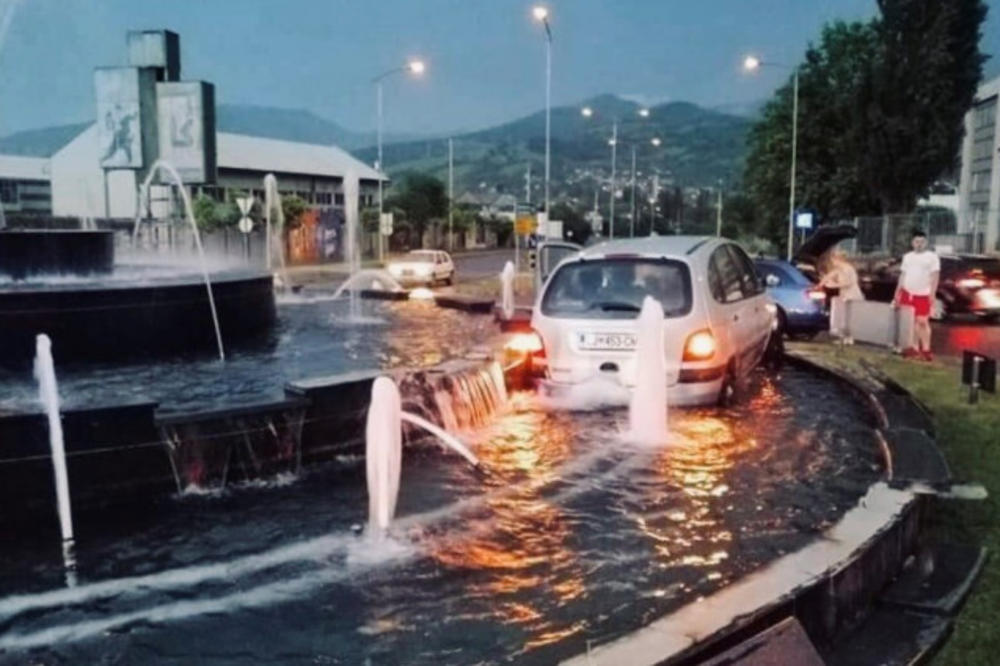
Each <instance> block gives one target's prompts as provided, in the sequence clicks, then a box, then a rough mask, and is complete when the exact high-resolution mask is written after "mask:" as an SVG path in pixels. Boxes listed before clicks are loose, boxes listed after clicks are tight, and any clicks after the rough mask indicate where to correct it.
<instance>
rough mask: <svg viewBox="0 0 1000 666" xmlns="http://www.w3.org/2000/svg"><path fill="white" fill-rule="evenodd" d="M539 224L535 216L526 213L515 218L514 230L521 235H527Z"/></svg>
mask: <svg viewBox="0 0 1000 666" xmlns="http://www.w3.org/2000/svg"><path fill="white" fill-rule="evenodd" d="M537 226H538V225H537V222H536V221H535V218H534V217H532V216H530V215H525V216H522V217H519V218H517V220H515V222H514V232H515V233H516V234H517V235H519V236H527V235H529V234H532V233H534V232H535V229H536V228H537Z"/></svg>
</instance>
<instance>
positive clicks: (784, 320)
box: [776, 308, 788, 335]
mask: <svg viewBox="0 0 1000 666" xmlns="http://www.w3.org/2000/svg"><path fill="white" fill-rule="evenodd" d="M776 333H777V334H778V335H787V334H788V315H786V314H785V311H784V310H783V309H781V308H778V330H777V331H776Z"/></svg>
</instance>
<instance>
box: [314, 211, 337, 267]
mask: <svg viewBox="0 0 1000 666" xmlns="http://www.w3.org/2000/svg"><path fill="white" fill-rule="evenodd" d="M343 228H344V211H342V210H336V209H334V208H327V209H326V210H323V211H321V212H320V214H319V224H318V225H317V226H316V243H317V245H318V246H319V250H320V253H321V256H320V259H321V260H323V261H342V260H343V256H344V253H343V250H342V248H341V242H340V234H341V232H342V231H343Z"/></svg>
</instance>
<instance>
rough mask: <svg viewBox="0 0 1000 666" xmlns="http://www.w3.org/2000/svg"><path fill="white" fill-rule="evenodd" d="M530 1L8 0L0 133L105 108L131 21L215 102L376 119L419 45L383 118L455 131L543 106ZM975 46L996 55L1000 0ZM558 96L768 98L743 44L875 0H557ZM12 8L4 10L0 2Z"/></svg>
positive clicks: (393, 126) (800, 29)
mask: <svg viewBox="0 0 1000 666" xmlns="http://www.w3.org/2000/svg"><path fill="white" fill-rule="evenodd" d="M531 4H532V3H531V1H530V0H525V1H522V0H368V1H362V0H170V1H169V2H153V1H149V0H143V1H138V0H0V14H2V10H3V8H4V7H5V6H11V5H12V6H13V7H14V12H13V15H12V18H11V20H10V22H9V25H8V26H7V31H6V35H5V36H4V35H3V34H2V32H3V27H4V26H3V22H2V20H0V40H2V41H0V136H2V135H6V134H9V133H11V132H14V131H19V130H23V129H30V128H36V127H45V126H51V125H57V124H65V123H73V122H81V121H84V120H89V119H91V118H93V117H94V99H93V90H92V86H93V83H92V81H93V77H92V70H93V69H94V68H95V67H98V66H109V65H124V64H126V52H125V33H126V31H127V30H129V29H157V28H167V29H171V30H174V31H176V32H178V33H179V34H180V37H181V54H182V72H181V73H182V78H184V79H202V80H207V81H211V82H213V83H214V84H215V85H216V97H217V101H218V102H220V103H235V104H254V105H260V106H276V107H284V108H301V109H307V110H310V111H313V112H314V113H317V114H318V115H320V116H323V117H325V118H328V119H330V120H333V121H335V122H337V123H339V124H341V125H343V126H344V127H346V128H348V129H352V130H356V131H368V130H371V129H373V128H374V126H375V92H374V88H373V85H372V83H371V79H372V78H373V77H374V76H376V75H378V74H380V73H381V72H384V71H386V70H389V69H392V68H395V67H398V66H400V65H402V64H403V63H404V62H405V61H406V60H407V59H408V58H410V57H413V56H420V57H422V58H425V59H426V60H427V72H426V74H425V76H424V77H422V78H421V79H419V80H416V79H412V78H409V77H408V76H404V75H396V76H393V77H390V78H389V79H387V80H386V83H385V127H386V130H387V131H391V132H393V133H400V132H406V133H432V134H446V133H451V132H458V131H462V130H469V129H476V128H481V127H488V126H492V125H495V124H498V123H501V122H505V121H508V120H511V119H514V118H516V117H519V116H522V115H525V114H528V113H531V112H534V111H537V110H539V109H541V108H543V106H544V100H545V97H544V95H545V87H544V86H545V78H544V77H545V69H544V65H545V37H544V29H543V28H542V27H541V26H540V25H539V24H537V23H536V22H534V21H533V20H532V17H531ZM987 4H988V5H989V7H990V16H989V18H988V19H987V24H986V25H985V26H984V30H983V33H984V35H985V36H984V39H983V42H982V44H981V48H982V49H983V51H984V52H987V53H996V54H998V57H997V58H995V59H994V60H993V61H991V62H989V63H988V64H987V71H988V72H989V73H990V74H992V75H997V74H1000V0H988V2H987ZM547 5H548V7H549V10H550V14H551V16H550V22H551V26H552V31H553V56H552V60H553V65H552V99H553V104H554V105H563V104H574V103H578V102H579V101H581V100H583V99H586V98H588V97H592V96H594V95H597V94H601V93H615V94H618V95H621V96H625V97H630V98H634V99H636V100H640V101H644V102H646V103H658V102H663V101H668V100H683V101H691V102H695V103H697V104H701V105H704V106H721V105H730V104H746V103H752V102H756V101H760V100H763V99H766V98H767V97H769V96H770V94H771V93H772V92H773V90H774V89H775V87H776V86H778V85H779V84H780V83H781V81H782V78H783V76H784V75H783V74H782V72H781V71H780V70H777V69H769V70H763V71H761V72H760V74H758V75H756V76H747V75H744V74H742V73H741V71H740V62H741V59H742V57H743V55H744V54H746V53H748V52H755V53H759V54H761V55H762V56H763V57H764V58H765V59H768V60H772V61H775V62H784V63H794V62H797V61H799V60H800V59H801V57H802V55H803V53H804V51H805V49H806V47H807V45H808V43H809V42H810V41H814V40H815V39H816V38H817V36H818V35H819V31H820V29H821V27H822V25H823V23H824V22H826V21H830V20H834V19H845V20H852V19H864V18H868V17H870V16H872V15H874V13H875V0H831V1H826V2H824V1H822V0H754V1H752V2H747V1H746V0H550V1H549V2H548V3H547ZM0 18H2V17H0Z"/></svg>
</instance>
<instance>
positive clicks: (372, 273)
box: [332, 268, 406, 300]
mask: <svg viewBox="0 0 1000 666" xmlns="http://www.w3.org/2000/svg"><path fill="white" fill-rule="evenodd" d="M365 278H369V279H371V280H372V282H373V283H374V282H376V281H378V282H379V283H380V284H381V285H382V288H383V289H386V288H387V287H386V285H388V290H389V291H406V290H405V289H404V288H403V285H401V284H400V283H399V281H398V280H397V279H396V278H394V277H393V276H392V273H390V272H389V271H386V270H382V269H381V268H365V269H362V270H359V271H358V272H357V273H355V274H354V275H351V276H350V277H349V278H347V279H346V280H344V282H343V283H342V284H341V285H340V286H339V287H337V290H336V291H335V292H333V296H332V298H333V299H334V300H336V299H338V298H340V295H341V294H343V293H344V291H345V290H347V288H348V287H352V286H354V285H356V284H358V283H359V282H361V280H363V279H365ZM349 293H350V292H349Z"/></svg>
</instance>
